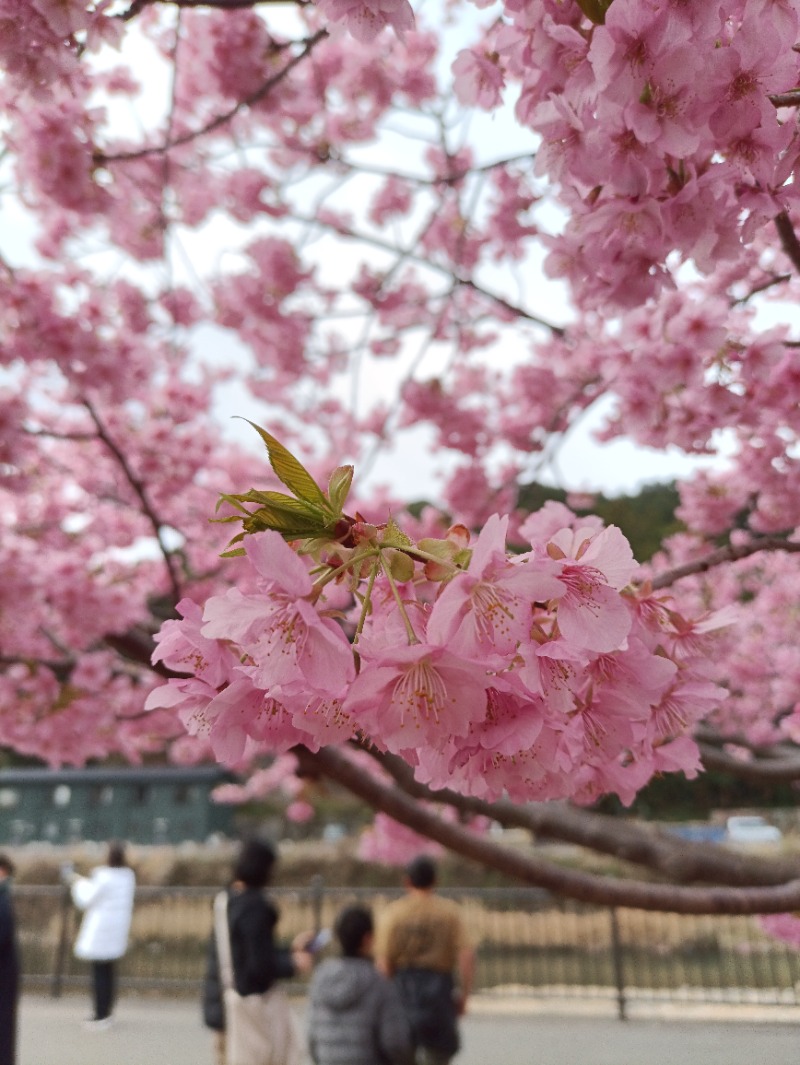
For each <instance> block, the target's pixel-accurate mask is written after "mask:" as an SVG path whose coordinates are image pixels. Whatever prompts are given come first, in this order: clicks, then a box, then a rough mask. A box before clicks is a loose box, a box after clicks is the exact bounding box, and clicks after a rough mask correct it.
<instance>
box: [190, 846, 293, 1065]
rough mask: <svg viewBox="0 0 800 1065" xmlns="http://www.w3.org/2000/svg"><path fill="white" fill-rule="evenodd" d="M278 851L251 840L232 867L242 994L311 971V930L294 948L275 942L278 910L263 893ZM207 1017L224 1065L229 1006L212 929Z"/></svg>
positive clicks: (232, 921) (231, 923)
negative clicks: (305, 946)
mask: <svg viewBox="0 0 800 1065" xmlns="http://www.w3.org/2000/svg"><path fill="white" fill-rule="evenodd" d="M275 859H276V855H275V851H274V849H273V848H272V846H271V845H270V844H269V843H266V842H265V841H263V840H257V839H254V840H249V841H248V842H246V843H245V844H244V845H243V846H242V848H241V850H240V852H239V855H238V857H237V859H236V861H235V863H234V866H233V881H232V883H231V885H230V887H229V888H228V930H229V933H230V941H231V963H232V967H233V983H234V987H235V988H236V990H237V991H238V993H239V994H240V995H257V994H262V993H263V992H264V991H268V990H269V989H270V988H271V987H272V985H273V984H275V983H276V982H277V981H278V980H283V979H287V978H289V977H292V976H295V975H297V974H298V973H308V972H310V970H311V966H312V961H311V955H310V954H309V953H308V952H307V951H306V950H304V949H302V944H303V943H305V942H306V941H307V940H308V939H309V935H308V934H307V933H302V934H301V935H300V936H298V937H296V939H295V942H294V943H293V944H292V947H291V948H286V947H280V946H278V945H277V944H276V943H275V926H276V925H277V923H278V911H277V909H276V908H275V906H274V904H273V903H272V902H271V900H270V899H269V898H267V896H266V895H265V894H264V888H265V887H266V885H267V884H268V883H269V880H270V877H271V875H272V868H273V866H274V864H275ZM203 1020H204V1021H205V1024H206V1027H208V1028H211V1029H212V1030H213V1031H214V1032H215V1034H216V1055H217V1065H225V1010H224V1000H223V994H222V983H221V978H220V972H219V962H218V960H217V944H216V940H215V936H214V933H213V932H212V934H211V938H210V941H209V945H208V956H207V964H206V976H205V980H204V982H203Z"/></svg>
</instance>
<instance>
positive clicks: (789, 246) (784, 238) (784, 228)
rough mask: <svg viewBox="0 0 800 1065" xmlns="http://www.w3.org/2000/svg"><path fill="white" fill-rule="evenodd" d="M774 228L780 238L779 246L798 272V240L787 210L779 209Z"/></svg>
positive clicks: (799, 253) (799, 246)
mask: <svg viewBox="0 0 800 1065" xmlns="http://www.w3.org/2000/svg"><path fill="white" fill-rule="evenodd" d="M775 228H776V229H777V231H778V236H779V237H780V238H781V247H782V248H783V250H784V251H785V252H786V254H787V255H788V256H789V258H790V259H791V261H792V265H793V266H794V268H795V270H797V272H798V273H800V240H798V239H797V234H796V233H795V231H794V226H793V225H792V220H791V218H789V215H788V212H786V211H781V213H780V214H779V215H776V216H775Z"/></svg>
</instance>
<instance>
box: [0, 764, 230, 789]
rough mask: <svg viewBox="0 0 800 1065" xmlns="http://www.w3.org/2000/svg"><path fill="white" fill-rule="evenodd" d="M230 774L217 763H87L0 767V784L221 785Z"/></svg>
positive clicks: (1, 785)
mask: <svg viewBox="0 0 800 1065" xmlns="http://www.w3.org/2000/svg"><path fill="white" fill-rule="evenodd" d="M232 779H233V775H232V774H231V773H230V772H229V771H228V770H227V769H225V768H223V766H220V765H196V766H173V765H167V766H90V767H86V768H83V769H75V768H69V769H48V768H46V767H38V766H37V767H34V768H31V767H25V768H23V769H18V768H15V769H0V787H11V786H13V785H22V784H42V785H57V784H208V785H214V784H221V783H223V781H226V780H232Z"/></svg>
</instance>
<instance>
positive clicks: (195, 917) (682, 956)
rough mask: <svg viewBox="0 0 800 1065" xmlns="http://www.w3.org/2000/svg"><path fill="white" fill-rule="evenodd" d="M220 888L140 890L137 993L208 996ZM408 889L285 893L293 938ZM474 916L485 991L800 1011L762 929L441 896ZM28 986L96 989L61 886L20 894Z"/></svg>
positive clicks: (542, 895) (793, 982)
mask: <svg viewBox="0 0 800 1065" xmlns="http://www.w3.org/2000/svg"><path fill="white" fill-rule="evenodd" d="M215 893H216V890H215V889H213V888H185V887H168V888H156V887H140V888H138V889H137V893H136V906H135V910H134V918H133V925H132V929H131V941H130V947H129V950H128V953H127V954H126V956H125V958H124V960H123V962H122V964H121V978H122V981H123V982H124V983H125V985H126V986H128V987H132V988H140V989H142V990H145V989H170V990H172V991H174V992H186V993H192V994H194V993H197V990H198V988H199V986H200V983H201V981H202V976H203V967H204V961H205V951H206V944H207V941H208V937H209V935H210V932H211V924H212V920H211V903H212V899H213V897H214V894H215ZM399 894H400V892H399V891H394V892H393V891H384V890H374V889H352V888H329V887H325V886H324V885H323V884H322V882H321V879H320V880H315V881H314V882H312V883H311V884H310V885H309V886H308V887H306V888H297V889H289V888H282V889H273V890H272V891H271V895H272V897H273V898H274V899H275V901H276V903H277V905H278V907H279V909H280V913H281V920H280V925H279V930H280V933H281V936H282V937H283V938H285V939H286V940H288V939H290V938H291V937H292V936H293V935H294V934H295V933H296V932H299V931H302V930H304V929H310V928H318V927H322V926H328V925H331V924H332V923H333V920H334V918H335V915H336V913H337V912H338V911H339V909H340V908H341V907H342V906H343V905H346V904H348V903H351V902H355V901H358V902H362V903H365V904H368V905H370V906H371V907H372V909H373V911H374V912H375V913H376V914H377V913H379V912H380V910H381V908H382V907H383V906H385V905H386V903H387V902H388V901H390V900H391V899H392V898H396V897H397V896H398V895H399ZM442 894H443V895H447V896H449V897H451V898H453V899H455V900H456V901H458V902H459V903H460V904H461V906H462V907H463V911H464V915H465V919H466V923H467V927H468V929H469V933H470V936H471V938H472V941H473V943H474V944H475V946H476V948H477V974H476V990H479V991H483V992H487V993H494V994H498V995H504V996H508V995H514V994H525V995H534V996H539V997H542V998H573V999H574V998H587V997H591V998H596V999H606V1000H609V1001H610V1002H615V1003H616V1006H617V1010H618V1013H619V1016H621V1017H624V1016H625V1008H626V1004H627V1003H628V1002H634V1001H639V1002H641V1001H645V1000H649V1001H652V1002H661V1001H666V1002H691V1003H723V1002H724V1003H758V1004H762V1005H767V1004H771V1005H776V1006H779V1005H792V1006H794V1005H797V1004H798V1003H799V1002H800V994H799V993H798V992H799V990H800V956H798V954H796V953H795V952H794V951H793V950H792V949H791V948H790V947H787V946H786V945H785V944H783V943H781V942H778V941H776V940H774V939H772V938H771V937H770V936H768V935H767V934H766V933H765V932H763V931H762V929H761V927H760V925H759V922H758V918H757V917H730V916H715V917H693V916H683V915H677V914H669V913H650V912H647V911H643V910H629V909H621V908H620V909H615V910H609V909H601V908H596V907H590V906H583V905H580V904H577V903H572V902H570V901H567V900H563V899H559V898H556V897H554V896H553V895H551V894H549V893H548V892H545V891H539V890H536V889H519V890H517V889H475V890H463V891H457V890H450V891H445V890H443V891H442ZM15 904H16V911H17V924H18V928H19V935H20V944H21V948H22V960H23V970H24V974H25V980H26V983H27V984H28V986H38V987H46V988H49V989H50V990H51V992H52V993H53V994H55V995H57V994H59V993H60V992H61V990H62V988H64V987H69V986H71V985H75V984H78V983H80V984H83V983H85V981H86V967H85V966H83V965H82V964H81V963H80V962H78V961H76V960H75V959H74V958H73V956H72V942H73V940H74V937H75V933H76V930H77V921H78V917H79V915H78V914H76V913H75V911H74V909H73V907H72V905H71V903H70V900H69V896H68V894H67V893H66V892H65V891H64V890H63V889H62V888H59V887H31V886H23V885H20V886H18V887H16V889H15Z"/></svg>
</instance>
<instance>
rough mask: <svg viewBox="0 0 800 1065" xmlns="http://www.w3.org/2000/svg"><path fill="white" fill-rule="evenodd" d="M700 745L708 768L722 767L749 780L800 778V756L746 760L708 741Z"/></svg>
mask: <svg viewBox="0 0 800 1065" xmlns="http://www.w3.org/2000/svg"><path fill="white" fill-rule="evenodd" d="M698 746H699V748H700V753H701V754H702V756H703V764H704V765H705V766H706V768H708V769H721V770H724V771H725V772H726V773H731V774H733V775H735V776H737V777H746V778H747V779H748V780H761V781H773V782H779V781H784V782H789V781H792V780H800V758H798V757H796V756H795V757H794V758H792V757H787V758H768V759H763V758H753V759H752V760H747V761H745V760H744V759H741V758H735V757H734V756H733V755H732V754H728V753H727V752H726V751H721V750H720V749H719V748H718V747H713V746H711V745H710V744H707V743H700V744H698Z"/></svg>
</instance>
